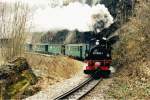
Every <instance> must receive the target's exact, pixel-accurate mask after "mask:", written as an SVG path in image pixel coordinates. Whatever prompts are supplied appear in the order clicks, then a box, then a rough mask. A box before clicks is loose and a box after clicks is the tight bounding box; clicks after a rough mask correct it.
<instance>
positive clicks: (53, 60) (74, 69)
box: [24, 53, 82, 88]
mask: <svg viewBox="0 0 150 100" xmlns="http://www.w3.org/2000/svg"><path fill="white" fill-rule="evenodd" d="M24 56H25V57H26V58H27V60H28V62H29V64H30V66H31V67H32V69H34V70H37V71H39V72H38V74H40V78H39V83H38V85H40V87H42V88H46V87H47V86H48V85H52V84H55V83H56V82H59V81H62V80H64V79H68V78H71V77H72V76H74V75H76V74H77V73H78V72H79V71H81V70H82V63H81V62H79V61H76V60H73V59H70V58H69V57H65V56H45V55H39V54H33V53H27V54H25V55H24Z"/></svg>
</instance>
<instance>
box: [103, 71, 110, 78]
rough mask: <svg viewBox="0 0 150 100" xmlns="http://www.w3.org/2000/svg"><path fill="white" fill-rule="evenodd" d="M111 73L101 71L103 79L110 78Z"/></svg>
mask: <svg viewBox="0 0 150 100" xmlns="http://www.w3.org/2000/svg"><path fill="white" fill-rule="evenodd" d="M110 73H111V71H110V70H107V71H101V75H102V77H103V78H109V76H110Z"/></svg>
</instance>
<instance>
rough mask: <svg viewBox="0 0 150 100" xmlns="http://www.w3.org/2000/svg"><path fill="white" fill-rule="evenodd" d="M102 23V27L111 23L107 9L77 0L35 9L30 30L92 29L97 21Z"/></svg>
mask: <svg viewBox="0 0 150 100" xmlns="http://www.w3.org/2000/svg"><path fill="white" fill-rule="evenodd" d="M99 21H102V22H103V23H104V25H103V28H107V27H109V26H110V25H111V24H112V23H113V17H112V16H111V15H110V13H109V11H108V9H107V8H106V7H105V6H104V5H101V4H98V5H96V6H92V7H91V6H89V5H87V4H81V3H79V2H74V3H70V4H69V5H68V6H63V7H55V8H51V7H49V6H48V7H45V8H40V9H37V10H36V11H35V12H34V14H33V19H32V25H33V28H32V31H34V32H39V31H41V32H43V31H54V30H63V29H67V30H70V31H72V30H76V29H77V30H78V31H81V32H84V31H93V30H94V28H93V26H94V25H95V24H97V22H99Z"/></svg>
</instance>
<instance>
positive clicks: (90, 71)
mask: <svg viewBox="0 0 150 100" xmlns="http://www.w3.org/2000/svg"><path fill="white" fill-rule="evenodd" d="M93 73H95V70H84V74H90V75H91V74H93Z"/></svg>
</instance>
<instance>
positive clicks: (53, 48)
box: [25, 43, 90, 60]
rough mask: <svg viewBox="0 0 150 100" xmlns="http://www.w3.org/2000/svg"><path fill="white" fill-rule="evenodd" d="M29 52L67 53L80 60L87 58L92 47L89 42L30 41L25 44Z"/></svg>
mask: <svg viewBox="0 0 150 100" xmlns="http://www.w3.org/2000/svg"><path fill="white" fill-rule="evenodd" d="M25 48H26V51H28V52H31V51H32V52H38V53H44V54H52V55H66V56H69V57H72V58H76V59H79V60H84V59H85V58H86V53H87V51H88V50H89V49H90V47H89V44H85V43H80V44H48V43H37V44H31V43H28V44H26V46H25Z"/></svg>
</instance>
